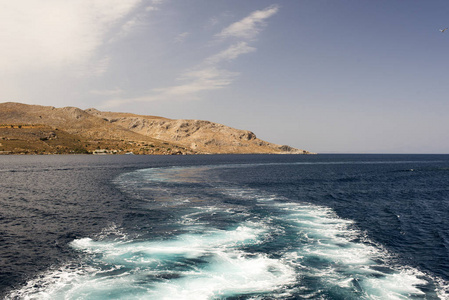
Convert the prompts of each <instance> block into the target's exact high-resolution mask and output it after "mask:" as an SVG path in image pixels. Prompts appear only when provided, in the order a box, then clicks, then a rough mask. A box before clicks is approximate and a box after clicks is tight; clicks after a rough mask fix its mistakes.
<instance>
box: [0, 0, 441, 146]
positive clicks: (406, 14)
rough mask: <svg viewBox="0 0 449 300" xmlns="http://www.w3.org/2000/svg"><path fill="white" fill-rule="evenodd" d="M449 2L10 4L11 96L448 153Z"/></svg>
mask: <svg viewBox="0 0 449 300" xmlns="http://www.w3.org/2000/svg"><path fill="white" fill-rule="evenodd" d="M446 27H449V2H447V1H413V0H407V1H405V0H402V1H399V0H398V1H396V0H388V1H380V0H378V1H368V0H366V1H364V0H354V1H344V0H341V1H339V0H332V1H331V0H327V1H321V0H309V1H302V0H296V1H294V0H291V1H274V0H273V1H265V0H247V1H241V0H213V1H211V0H182V1H181V0H146V1H145V0H127V1H124V0H66V1H60V0H17V1H8V0H0V28H1V31H0V44H1V45H2V47H0V82H2V83H1V84H0V97H1V98H0V101H2V102H6V101H16V102H23V103H29V104H40V105H52V106H56V107H62V106H76V107H80V108H89V107H95V108H98V109H101V110H107V111H126V112H133V113H138V114H146V115H158V116H164V117H168V118H175V119H178V118H183V119H203V120H210V121H214V122H218V123H222V124H225V125H228V126H231V127H235V128H239V129H248V130H251V131H254V132H255V133H256V135H257V136H258V137H259V138H262V139H264V140H267V141H270V142H275V143H279V144H289V145H291V146H294V147H298V148H302V149H307V150H310V151H315V152H319V153H325V152H338V153H448V152H449V139H447V138H446V137H447V136H448V135H449V134H448V130H449V118H448V113H449V101H448V98H449V97H448V96H449V84H448V82H449V76H448V73H447V72H448V70H449V58H448V53H449V51H448V50H449V30H448V31H446V32H443V33H442V32H440V31H439V30H440V29H443V28H446Z"/></svg>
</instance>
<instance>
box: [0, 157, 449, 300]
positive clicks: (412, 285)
mask: <svg viewBox="0 0 449 300" xmlns="http://www.w3.org/2000/svg"><path fill="white" fill-rule="evenodd" d="M0 298H5V299H51V300H54V299H127V300H128V299H195V300H200V299H449V155H310V156H303V155H204V156H134V155H124V156H88V155H86V156H83V155H73V156H69V155H67V156H0Z"/></svg>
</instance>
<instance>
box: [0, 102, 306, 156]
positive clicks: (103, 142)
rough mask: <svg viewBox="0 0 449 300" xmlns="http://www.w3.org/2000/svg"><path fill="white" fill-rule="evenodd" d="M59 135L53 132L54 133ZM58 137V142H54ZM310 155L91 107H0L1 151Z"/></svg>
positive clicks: (247, 134)
mask: <svg viewBox="0 0 449 300" xmlns="http://www.w3.org/2000/svg"><path fill="white" fill-rule="evenodd" d="M56 131H57V132H56ZM58 138H59V139H58ZM130 152H132V153H134V154H256V153H257V154H312V153H311V152H309V151H306V150H302V149H296V148H293V147H290V146H287V145H278V144H274V143H269V142H266V141H263V140H260V139H258V138H257V137H256V135H255V134H254V133H253V132H251V131H248V130H241V129H235V128H232V127H229V126H226V125H222V124H218V123H214V122H210V121H205V120H189V119H169V118H164V117H159V116H150V115H138V114H132V113H123V112H103V111H99V110H97V109H95V108H89V109H86V110H82V109H80V108H77V107H70V106H68V107H62V108H56V107H53V106H41V105H29V104H22V103H16V102H5V103H0V153H2V154H5V153H10V154H16V153H25V154H29V153H31V154H33V153H36V154H41V153H42V154H53V153H98V154H99V153H101V154H105V153H114V154H115V153H119V154H121V153H130Z"/></svg>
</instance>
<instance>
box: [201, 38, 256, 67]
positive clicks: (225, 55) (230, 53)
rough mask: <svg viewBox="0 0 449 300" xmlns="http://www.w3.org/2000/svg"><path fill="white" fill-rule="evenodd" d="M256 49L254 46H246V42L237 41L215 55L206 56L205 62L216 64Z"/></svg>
mask: <svg viewBox="0 0 449 300" xmlns="http://www.w3.org/2000/svg"><path fill="white" fill-rule="evenodd" d="M254 51H256V48H254V47H250V46H248V43H247V42H239V43H237V44H234V45H231V46H230V47H229V48H228V49H225V50H223V51H221V52H219V53H217V54H215V55H212V56H210V57H208V58H207V59H206V60H205V62H206V63H207V64H213V65H214V64H218V63H221V62H223V61H231V60H234V59H236V58H237V57H239V56H240V55H242V54H246V53H250V52H254Z"/></svg>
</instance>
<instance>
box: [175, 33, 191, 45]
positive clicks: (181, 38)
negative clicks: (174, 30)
mask: <svg viewBox="0 0 449 300" xmlns="http://www.w3.org/2000/svg"><path fill="white" fill-rule="evenodd" d="M189 35H190V32H183V33H180V34H178V35H177V36H176V38H175V43H178V44H179V43H183V42H184V41H185V40H186V38H187V37H188V36H189Z"/></svg>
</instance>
